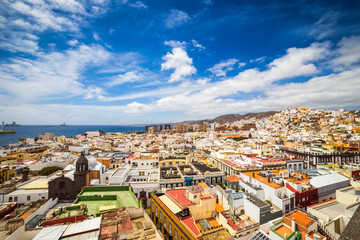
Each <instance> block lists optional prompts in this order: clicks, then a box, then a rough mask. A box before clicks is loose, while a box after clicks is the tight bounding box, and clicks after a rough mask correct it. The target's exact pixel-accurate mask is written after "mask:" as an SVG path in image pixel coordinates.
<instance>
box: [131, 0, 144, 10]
mask: <svg viewBox="0 0 360 240" xmlns="http://www.w3.org/2000/svg"><path fill="white" fill-rule="evenodd" d="M129 6H130V7H133V8H137V9H141V8H147V6H146V5H145V4H144V3H143V2H141V1H136V2H131V3H129Z"/></svg>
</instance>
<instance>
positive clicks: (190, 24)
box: [0, 0, 360, 124]
mask: <svg viewBox="0 0 360 240" xmlns="http://www.w3.org/2000/svg"><path fill="white" fill-rule="evenodd" d="M0 29H1V31H0V58H1V60H0V101H1V103H0V116H1V119H0V120H2V121H6V122H11V121H17V122H19V123H22V124H58V123H62V122H66V123H68V124H141V123H144V124H148V123H160V122H177V121H182V120H192V119H205V118H212V117H216V116H218V115H221V114H228V113H246V112H259V111H268V110H279V109H284V108H288V107H297V106H306V107H311V108H340V107H342V108H359V105H360V104H359V100H360V94H359V93H360V68H359V63H360V3H359V2H358V1H224V0H221V1H220V0H218V1H217V0H203V1H185V0H182V1H160V0H159V1H154V0H152V1H150V0H148V1H146V0H143V1H136V0H135V1H132V0H116V1H109V0H88V1H85V0H52V1H46V0H22V1H21V0H3V1H1V3H0Z"/></svg>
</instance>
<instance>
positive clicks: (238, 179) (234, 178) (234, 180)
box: [226, 175, 241, 182]
mask: <svg viewBox="0 0 360 240" xmlns="http://www.w3.org/2000/svg"><path fill="white" fill-rule="evenodd" d="M226 179H227V180H228V181H229V182H238V181H240V180H241V179H240V178H239V177H237V176H235V175H231V176H228V177H227V178H226Z"/></svg>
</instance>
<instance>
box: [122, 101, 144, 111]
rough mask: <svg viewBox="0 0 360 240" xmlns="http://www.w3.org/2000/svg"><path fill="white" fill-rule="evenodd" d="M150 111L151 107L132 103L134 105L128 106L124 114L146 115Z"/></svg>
mask: <svg viewBox="0 0 360 240" xmlns="http://www.w3.org/2000/svg"><path fill="white" fill-rule="evenodd" d="M148 110H150V107H149V106H148V105H145V104H142V103H138V102H132V103H129V104H127V105H126V108H125V110H124V112H125V113H144V112H146V111H148Z"/></svg>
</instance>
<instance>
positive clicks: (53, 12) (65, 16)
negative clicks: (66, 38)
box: [0, 0, 108, 54]
mask: <svg viewBox="0 0 360 240" xmlns="http://www.w3.org/2000/svg"><path fill="white" fill-rule="evenodd" d="M107 5H108V1H76V0H53V1H42V0H38V1H28V0H26V1H9V0H4V1H0V8H1V9H6V12H7V17H6V28H5V25H4V28H3V31H1V33H0V42H1V44H0V48H1V49H3V50H5V51H10V52H25V53H30V54H36V53H37V52H38V51H40V50H41V49H40V48H39V46H38V39H33V38H32V39H29V38H28V36H29V35H34V36H37V35H38V34H40V33H42V32H44V31H52V32H70V33H79V30H80V27H81V26H83V25H85V24H86V23H87V19H88V18H92V17H97V16H99V14H101V13H99V12H96V13H94V12H92V9H93V8H92V7H97V8H99V9H101V11H102V13H103V12H105V11H106V10H107V9H108V8H107ZM3 18H4V17H1V18H0V26H2V25H3V21H2V19H3Z"/></svg>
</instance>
